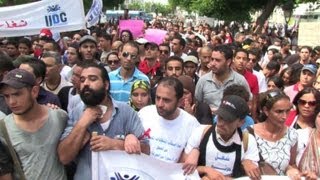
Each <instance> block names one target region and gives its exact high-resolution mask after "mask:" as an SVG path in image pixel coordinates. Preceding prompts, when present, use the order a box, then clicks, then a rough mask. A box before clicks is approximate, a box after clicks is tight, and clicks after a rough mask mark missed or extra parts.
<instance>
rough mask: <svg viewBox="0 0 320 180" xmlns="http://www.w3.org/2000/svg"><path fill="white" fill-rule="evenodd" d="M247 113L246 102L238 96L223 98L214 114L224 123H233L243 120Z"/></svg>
mask: <svg viewBox="0 0 320 180" xmlns="http://www.w3.org/2000/svg"><path fill="white" fill-rule="evenodd" d="M248 113H249V107H248V105H247V103H246V101H245V100H244V99H243V98H241V97H240V96H236V95H230V96H225V97H224V98H223V99H222V102H221V104H220V106H219V108H218V110H217V111H216V114H217V115H218V116H220V117H222V119H223V120H224V121H235V120H236V119H238V118H240V119H244V118H245V117H246V115H247V114H248Z"/></svg>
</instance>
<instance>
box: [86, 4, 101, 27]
mask: <svg viewBox="0 0 320 180" xmlns="http://www.w3.org/2000/svg"><path fill="white" fill-rule="evenodd" d="M102 7H103V3H102V0H93V2H92V5H91V8H90V10H89V12H88V14H87V15H86V18H85V19H86V22H87V27H88V28H89V27H91V26H94V25H96V24H98V22H99V18H100V14H101V13H102Z"/></svg>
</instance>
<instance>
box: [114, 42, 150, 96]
mask: <svg viewBox="0 0 320 180" xmlns="http://www.w3.org/2000/svg"><path fill="white" fill-rule="evenodd" d="M138 54H139V47H138V45H137V44H136V43H135V42H134V41H129V42H127V43H125V44H124V45H123V46H120V48H119V58H120V61H121V67H120V68H118V69H116V70H114V71H112V72H110V73H109V77H110V84H111V88H110V94H111V96H112V98H114V99H115V100H117V101H122V102H128V101H129V97H130V93H131V86H132V84H133V83H134V82H135V81H136V80H143V81H147V82H148V83H150V81H149V78H148V76H146V75H145V74H143V73H142V72H141V71H140V70H139V69H138V68H137V67H136V66H135V64H136V63H137V61H138V60H139V58H138Z"/></svg>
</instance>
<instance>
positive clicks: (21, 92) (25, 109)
mask: <svg viewBox="0 0 320 180" xmlns="http://www.w3.org/2000/svg"><path fill="white" fill-rule="evenodd" d="M0 90H1V94H3V95H4V97H5V101H6V103H7V105H8V106H9V108H10V110H11V111H12V114H10V115H8V116H6V117H5V118H4V120H3V121H4V123H5V126H6V128H7V131H8V134H9V138H10V141H11V142H12V145H13V148H14V150H15V151H16V153H17V155H18V157H19V159H20V161H21V162H20V163H21V167H22V169H23V173H24V175H25V176H26V179H61V180H62V179H66V174H65V172H64V167H63V165H62V164H61V163H60V162H59V159H58V156H57V155H58V154H57V147H58V142H59V138H60V136H61V134H62V132H63V129H64V128H65V125H66V122H67V120H68V116H67V114H66V113H65V112H64V111H62V110H61V109H50V108H48V107H47V106H44V105H40V104H38V103H37V101H36V97H37V96H38V92H39V86H38V85H37V84H36V79H35V77H34V76H33V74H31V73H29V72H28V71H25V70H23V69H14V70H12V71H10V72H9V73H8V74H7V75H5V76H4V78H3V80H2V81H1V83H0ZM0 136H1V139H3V138H4V135H3V131H1V132H0ZM2 143H4V142H3V141H2ZM5 144H7V143H5ZM3 156H10V155H8V154H1V157H3ZM9 167H10V164H9ZM8 173H10V172H8ZM11 173H12V172H11ZM15 173H17V171H15Z"/></svg>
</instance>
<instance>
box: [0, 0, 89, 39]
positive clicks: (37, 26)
mask: <svg viewBox="0 0 320 180" xmlns="http://www.w3.org/2000/svg"><path fill="white" fill-rule="evenodd" d="M70 7H72V8H70ZM17 12H19V13H17ZM43 28H48V29H51V30H53V31H54V32H63V31H74V30H80V29H84V28H85V20H84V9H83V2H82V0H68V1H65V0H50V1H37V2H33V3H28V4H22V5H17V6H8V7H1V8H0V37H13V36H26V35H36V34H39V33H40V30H41V29H43Z"/></svg>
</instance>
